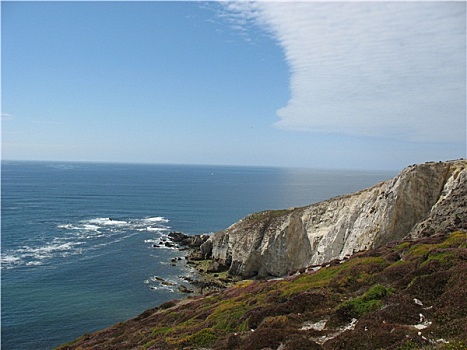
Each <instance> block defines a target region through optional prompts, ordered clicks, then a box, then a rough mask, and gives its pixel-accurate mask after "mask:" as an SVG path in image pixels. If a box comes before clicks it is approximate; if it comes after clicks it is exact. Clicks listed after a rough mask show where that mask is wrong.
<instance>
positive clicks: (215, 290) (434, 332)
mask: <svg viewBox="0 0 467 350" xmlns="http://www.w3.org/2000/svg"><path fill="white" fill-rule="evenodd" d="M170 239H171V241H172V243H170V244H176V245H179V247H180V248H181V249H188V250H187V256H186V263H187V264H193V265H194V266H196V268H197V270H198V271H199V272H200V273H201V275H200V276H201V277H200V278H199V279H197V280H191V281H188V282H190V283H191V284H192V285H194V286H197V288H198V291H199V292H201V294H195V293H193V294H192V293H189V292H190V291H191V290H190V289H189V288H188V287H185V288H187V290H184V291H185V292H188V293H189V294H188V297H187V298H185V299H183V300H174V301H170V302H167V303H164V304H162V305H160V306H158V307H156V308H154V309H150V310H147V311H145V312H144V313H142V314H141V315H139V316H137V317H136V318H134V319H131V320H128V321H126V322H122V323H119V324H117V325H114V326H112V327H109V328H108V329H105V330H102V331H99V332H96V333H93V334H86V335H84V336H82V337H81V338H79V339H77V340H75V341H72V342H71V343H68V344H64V345H62V346H61V347H59V349H61V350H65V349H152V350H157V349H200V350H201V349H205V350H206V349H245V350H256V349H258V350H259V349H264V350H266V349H278V350H279V349H280V350H292V349H294V350H297V349H298V350H300V349H312V350H313V349H323V350H334V349H349V350H353V349H362V350H365V349H368V350H374V349H393V350H411V349H430V350H431V349H445V350H454V349H467V341H466V339H467V326H466V325H467V288H466V285H467V284H466V277H465V276H467V161H466V160H462V159H461V160H455V161H447V162H436V163H435V162H430V163H425V164H420V165H413V166H410V167H408V168H406V169H404V170H403V171H402V172H401V173H400V174H399V175H398V176H396V177H395V178H394V179H391V180H388V181H385V182H382V183H380V184H376V185H375V186H373V187H371V188H369V189H365V190H362V191H360V192H357V193H354V194H349V195H346V196H340V197H336V198H332V199H329V200H327V201H324V202H320V203H316V204H312V205H309V206H305V207H301V208H293V209H287V210H279V211H264V212H260V213H254V214H251V215H249V216H247V217H245V218H244V219H242V220H240V221H239V222H237V223H235V224H233V225H232V226H230V227H228V228H227V229H225V230H222V231H219V232H216V233H215V234H213V235H212V236H207V235H199V236H187V235H184V234H182V233H179V232H173V233H171V234H170ZM197 284H198V285H197Z"/></svg>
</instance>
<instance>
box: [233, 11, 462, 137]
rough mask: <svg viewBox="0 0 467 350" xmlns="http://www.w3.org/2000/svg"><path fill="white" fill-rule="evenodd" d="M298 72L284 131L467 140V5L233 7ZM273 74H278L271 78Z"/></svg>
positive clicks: (236, 18) (239, 21)
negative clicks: (272, 40) (274, 42)
mask: <svg viewBox="0 0 467 350" xmlns="http://www.w3.org/2000/svg"><path fill="white" fill-rule="evenodd" d="M225 7H226V9H227V11H226V13H227V14H228V15H227V16H228V18H229V20H230V22H231V23H232V25H236V26H237V27H241V28H243V30H245V28H247V27H249V26H250V25H251V24H252V23H254V24H255V25H257V26H259V27H260V28H262V29H263V30H265V31H267V32H268V33H270V34H271V35H272V36H273V37H274V38H275V39H276V40H277V42H278V44H279V45H280V46H281V47H282V49H283V52H284V55H285V59H286V61H287V63H288V65H289V67H290V82H289V84H290V100H289V101H288V103H287V105H286V106H284V107H283V108H281V109H279V110H278V111H277V115H278V117H279V118H280V119H279V121H278V122H277V123H276V124H275V126H277V127H279V128H283V129H293V130H302V131H312V132H317V133H333V134H335V133H337V134H350V135H359V136H360V135H361V136H372V137H389V138H400V139H403V140H407V141H419V142H428V141H430V142H431V141H435V142H465V137H466V134H465V129H466V114H465V113H466V103H465V99H466V54H465V52H466V3H465V2H422V3H417V2H363V3H361V2H347V3H323V2H315V3H313V2H311V3H310V2H253V3H252V2H234V3H227V4H225ZM272 73H273V72H272Z"/></svg>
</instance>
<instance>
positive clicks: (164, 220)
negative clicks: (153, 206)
mask: <svg viewBox="0 0 467 350" xmlns="http://www.w3.org/2000/svg"><path fill="white" fill-rule="evenodd" d="M143 221H147V222H169V219H166V218H164V217H163V216H155V217H152V218H144V219H143Z"/></svg>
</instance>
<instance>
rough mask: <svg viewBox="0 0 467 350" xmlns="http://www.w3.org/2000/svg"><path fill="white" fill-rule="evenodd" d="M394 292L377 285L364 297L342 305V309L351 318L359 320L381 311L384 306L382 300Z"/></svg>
mask: <svg viewBox="0 0 467 350" xmlns="http://www.w3.org/2000/svg"><path fill="white" fill-rule="evenodd" d="M392 292H393V290H392V289H388V288H386V287H384V286H382V285H380V284H377V285H375V286H373V287H371V288H370V289H369V290H368V291H367V292H366V293H365V294H364V295H362V296H360V297H357V298H353V299H351V300H348V301H345V302H344V303H342V304H341V306H340V309H341V311H344V313H345V314H346V315H348V316H349V318H359V317H361V316H362V315H364V314H366V313H368V312H371V311H376V310H378V309H380V308H381V307H382V306H383V302H382V301H381V299H383V298H384V297H385V296H387V295H388V294H390V293H392Z"/></svg>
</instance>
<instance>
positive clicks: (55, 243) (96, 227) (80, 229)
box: [1, 216, 170, 269]
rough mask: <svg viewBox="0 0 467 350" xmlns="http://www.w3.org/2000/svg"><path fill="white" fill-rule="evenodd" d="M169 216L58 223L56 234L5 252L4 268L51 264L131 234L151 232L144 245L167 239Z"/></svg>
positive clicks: (2, 260) (2, 265) (117, 240)
mask: <svg viewBox="0 0 467 350" xmlns="http://www.w3.org/2000/svg"><path fill="white" fill-rule="evenodd" d="M168 222H169V220H168V219H166V218H164V217H161V216H154V217H144V218H132V219H113V218H103V217H96V218H91V219H86V220H80V221H76V222H67V223H60V224H58V225H56V230H55V232H54V233H55V234H54V237H53V238H52V239H50V240H44V241H40V242H35V243H34V244H32V243H29V245H23V246H19V247H16V248H15V249H7V250H5V251H2V256H1V268H2V269H12V268H17V267H24V266H30V267H31V266H32V267H33V266H40V265H44V264H48V263H50V262H51V260H52V259H56V258H65V257H69V256H73V255H77V254H83V253H85V252H88V251H91V250H98V249H101V248H102V247H105V246H108V245H111V244H115V243H118V242H121V241H123V240H125V239H127V238H129V237H132V236H135V235H137V234H143V232H146V233H148V234H151V235H152V236H151V237H150V239H151V242H150V241H149V237H145V238H147V239H143V240H142V242H143V243H145V244H148V243H149V244H151V247H152V246H153V245H152V244H153V243H152V241H154V242H155V241H159V240H160V239H162V238H166V237H167V234H168V232H169V230H170V226H168V225H166V224H167V223H168Z"/></svg>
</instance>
